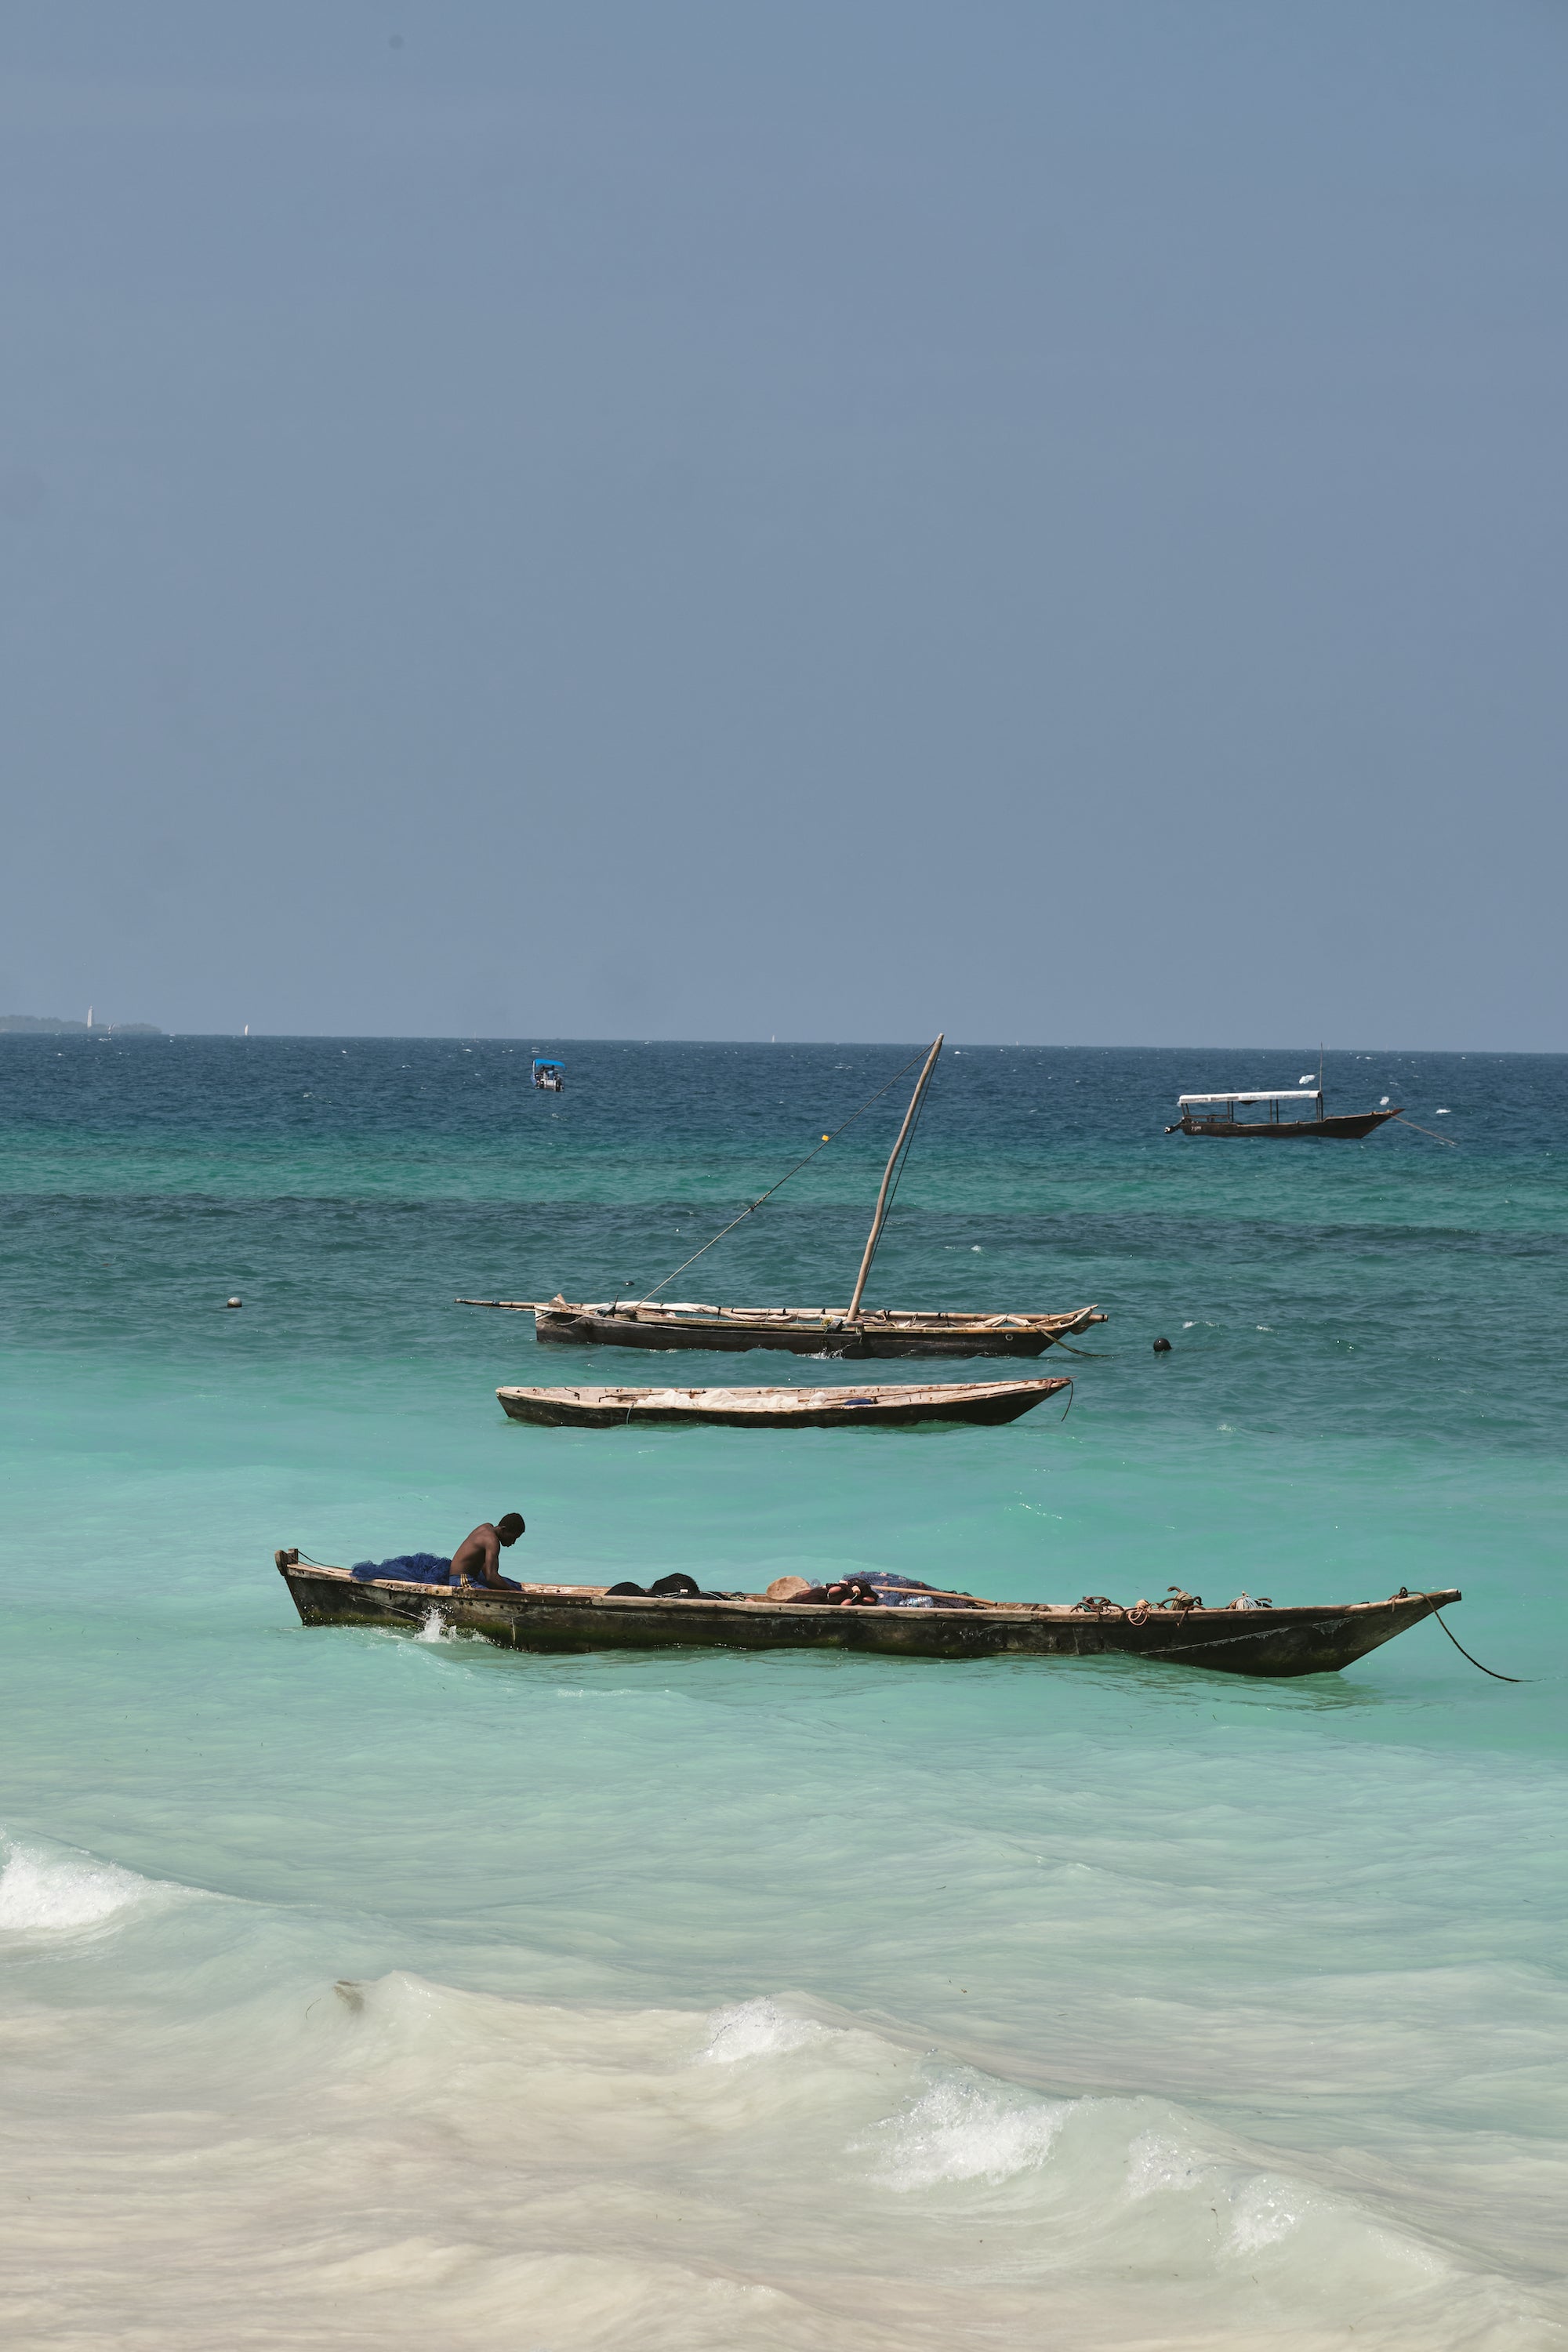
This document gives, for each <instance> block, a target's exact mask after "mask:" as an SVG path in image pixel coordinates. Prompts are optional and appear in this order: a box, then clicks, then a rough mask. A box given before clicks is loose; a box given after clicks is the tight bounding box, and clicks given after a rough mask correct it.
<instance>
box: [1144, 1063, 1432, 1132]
mask: <svg viewBox="0 0 1568 2352" xmlns="http://www.w3.org/2000/svg"><path fill="white" fill-rule="evenodd" d="M1283 1103H1310V1104H1311V1105H1312V1106H1313V1108H1312V1112H1311V1114H1310V1116H1309V1117H1307V1118H1291V1117H1288V1116H1287V1115H1286V1114H1285V1113H1284V1112H1283V1111H1282V1110H1281V1108H1280V1106H1281V1104H1283ZM1257 1105H1261V1106H1262V1110H1261V1115H1260V1116H1258V1117H1254V1118H1237V1111H1238V1110H1240V1109H1242V1108H1251V1107H1253V1106H1257ZM1176 1108H1177V1109H1178V1110H1179V1111H1180V1112H1181V1114H1182V1116H1181V1118H1179V1119H1178V1120H1177V1121H1176V1123H1175V1125H1174V1126H1173V1127H1168V1128H1167V1129H1165V1132H1166V1134H1167V1135H1226V1136H1247V1137H1249V1138H1270V1139H1273V1140H1274V1141H1276V1142H1279V1141H1286V1140H1289V1141H1295V1140H1297V1139H1300V1138H1302V1137H1307V1136H1314V1137H1317V1138H1319V1139H1321V1140H1322V1141H1324V1142H1326V1143H1355V1142H1359V1141H1360V1139H1361V1138H1362V1137H1363V1135H1370V1134H1371V1133H1372V1131H1373V1128H1374V1127H1381V1126H1382V1125H1383V1123H1384V1119H1389V1118H1398V1117H1399V1116H1400V1109H1399V1108H1398V1107H1395V1108H1389V1107H1388V1106H1387V1105H1386V1104H1384V1106H1383V1107H1381V1108H1378V1109H1377V1110H1357V1111H1341V1112H1338V1113H1336V1114H1335V1115H1334V1116H1332V1117H1329V1116H1327V1115H1325V1113H1324V1110H1323V1082H1322V1078H1321V1076H1320V1077H1319V1080H1318V1083H1317V1085H1316V1086H1315V1087H1231V1088H1230V1089H1228V1090H1227V1091H1226V1092H1225V1093H1222V1094H1213V1095H1180V1096H1178V1097H1177V1098H1176Z"/></svg>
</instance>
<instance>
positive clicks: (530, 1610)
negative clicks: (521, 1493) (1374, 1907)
mask: <svg viewBox="0 0 1568 2352" xmlns="http://www.w3.org/2000/svg"><path fill="white" fill-rule="evenodd" d="M273 1557H274V1559H275V1561H276V1564H277V1567H278V1571H279V1575H280V1576H281V1577H282V1578H283V1580H284V1582H285V1583H286V1584H287V1585H288V1587H289V1592H290V1593H291V1594H292V1596H293V1600H294V1605H295V1607H296V1608H297V1609H298V1611H299V1612H300V1622H301V1623H302V1624H305V1625H370V1626H378V1627H380V1628H382V1629H384V1630H385V1631H389V1632H390V1631H404V1632H407V1631H410V1630H416V1629H417V1630H420V1631H423V1630H425V1629H426V1628H434V1629H436V1630H446V1629H449V1630H451V1631H452V1632H454V1633H468V1634H472V1635H477V1636H478V1637H479V1639H480V1640H482V1641H486V1642H493V1643H496V1644H497V1646H498V1647H499V1648H501V1649H505V1650H538V1651H588V1650H664V1649H688V1648H698V1649H744V1650H786V1649H787V1650H798V1649H832V1650H865V1651H875V1652H879V1653H880V1654H885V1655H888V1656H890V1657H900V1658H953V1659H957V1658H1089V1657H1103V1656H1106V1655H1108V1654H1121V1655H1125V1656H1128V1657H1135V1658H1145V1659H1150V1660H1153V1661H1155V1662H1156V1663H1158V1664H1166V1665H1182V1666H1209V1667H1213V1668H1214V1669H1215V1670H1216V1671H1217V1672H1219V1673H1221V1674H1229V1675H1267V1676H1271V1677H1278V1676H1283V1675H1322V1674H1337V1673H1338V1672H1339V1670H1340V1669H1341V1668H1342V1666H1348V1665H1349V1664H1351V1663H1352V1660H1354V1659H1356V1658H1360V1657H1364V1656H1365V1654H1366V1653H1367V1652H1368V1651H1369V1650H1375V1649H1376V1648H1378V1647H1379V1645H1380V1644H1381V1643H1384V1642H1388V1641H1392V1640H1393V1638H1394V1634H1396V1633H1404V1632H1405V1628H1406V1627H1407V1626H1410V1625H1415V1624H1418V1623H1419V1622H1420V1621H1421V1619H1422V1618H1423V1617H1428V1616H1431V1615H1432V1614H1433V1613H1434V1612H1436V1610H1438V1609H1442V1608H1446V1607H1447V1605H1448V1604H1449V1603H1450V1602H1452V1601H1458V1599H1459V1597H1460V1596H1459V1594H1458V1591H1442V1592H1426V1593H1405V1592H1399V1593H1396V1594H1394V1596H1393V1598H1392V1599H1390V1600H1387V1601H1345V1602H1333V1603H1330V1602H1324V1603H1322V1604H1321V1605H1320V1606H1318V1607H1316V1608H1310V1609H1276V1608H1274V1607H1273V1606H1272V1605H1270V1604H1261V1605H1253V1604H1249V1605H1247V1606H1246V1607H1243V1606H1241V1605H1239V1604H1233V1605H1232V1606H1231V1607H1229V1608H1226V1609H1205V1607H1204V1606H1203V1604H1202V1602H1201V1601H1194V1600H1193V1599H1192V1597H1191V1596H1190V1595H1188V1594H1183V1595H1182V1596H1181V1601H1180V1603H1178V1604H1172V1605H1169V1606H1161V1607H1151V1606H1150V1605H1149V1604H1148V1603H1147V1602H1146V1601H1135V1602H1134V1603H1133V1604H1132V1605H1131V1608H1128V1607H1124V1606H1122V1605H1121V1603H1119V1602H1116V1601H1107V1600H1104V1599H1101V1598H1099V1597H1091V1598H1089V1600H1086V1601H1079V1603H1078V1604H1077V1605H1076V1606H1074V1607H1072V1608H1065V1609H1057V1608H1050V1607H1047V1606H1045V1605H1043V1604H1036V1603H1030V1602H1009V1601H990V1602H984V1603H982V1604H980V1605H978V1606H976V1604H975V1603H974V1602H973V1601H956V1600H955V1601H952V1603H948V1602H946V1601H943V1599H942V1597H940V1596H938V1597H936V1598H934V1599H933V1600H932V1601H931V1605H930V1606H921V1607H919V1608H908V1607H904V1608H839V1607H835V1606H832V1605H828V1604H825V1603H820V1602H816V1601H777V1600H770V1599H769V1598H768V1597H767V1596H766V1595H763V1596H761V1597H759V1598H752V1597H751V1596H747V1597H744V1598H742V1599H734V1598H729V1597H721V1596H715V1595H707V1594H700V1595H698V1596H697V1597H695V1598H691V1599H678V1598H674V1597H670V1598H663V1597H655V1596H654V1595H652V1594H645V1593H638V1594H635V1595H634V1594H622V1593H615V1592H610V1591H606V1590H605V1587H603V1586H601V1585H552V1584H525V1585H522V1586H521V1587H520V1588H519V1589H518V1590H517V1591H491V1590H488V1589H487V1588H485V1587H483V1586H474V1585H460V1586H458V1587H456V1588H454V1587H452V1586H450V1585H430V1584H425V1583H413V1582H405V1581H402V1580H399V1579H397V1578H395V1577H376V1576H371V1577H366V1576H365V1575H364V1574H363V1571H361V1572H360V1573H359V1574H358V1575H355V1574H353V1573H351V1572H350V1570H348V1569H346V1568H319V1567H316V1566H313V1565H312V1564H311V1563H310V1562H309V1561H303V1560H301V1559H300V1555H299V1553H298V1552H297V1551H279V1552H277V1553H275V1554H274V1555H273Z"/></svg>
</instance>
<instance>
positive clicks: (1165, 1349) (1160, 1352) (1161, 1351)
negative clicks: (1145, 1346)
mask: <svg viewBox="0 0 1568 2352" xmlns="http://www.w3.org/2000/svg"><path fill="white" fill-rule="evenodd" d="M1170 1352H1171V1343H1170V1341H1169V1339H1156V1340H1155V1342H1154V1353H1155V1354H1156V1355H1157V1356H1168V1355H1169V1354H1170Z"/></svg>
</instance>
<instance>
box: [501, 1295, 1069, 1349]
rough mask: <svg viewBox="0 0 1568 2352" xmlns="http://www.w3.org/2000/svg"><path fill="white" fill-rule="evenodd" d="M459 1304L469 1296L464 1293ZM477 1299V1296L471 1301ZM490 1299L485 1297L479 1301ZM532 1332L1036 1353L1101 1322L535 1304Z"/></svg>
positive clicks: (553, 1336)
mask: <svg viewBox="0 0 1568 2352" xmlns="http://www.w3.org/2000/svg"><path fill="white" fill-rule="evenodd" d="M462 1303H463V1304H468V1303H470V1302H468V1301H464V1302H462ZM472 1303H476V1304H477V1303H480V1302H472ZM483 1303H486V1304H488V1303H489V1302H488V1301H487V1302H483ZM532 1313H533V1328H534V1334H535V1337H536V1338H538V1339H545V1340H560V1341H563V1342H565V1343H567V1344H569V1345H571V1346H574V1347H592V1348H699V1349H702V1350H703V1351H704V1352H712V1351H715V1350H717V1351H720V1352H722V1353H726V1354H737V1353H740V1352H741V1351H742V1350H744V1349H751V1348H776V1349H786V1350H787V1351H788V1352H789V1354H791V1355H792V1356H834V1357H842V1358H844V1359H845V1360H858V1359H862V1358H865V1357H868V1356H927V1357H936V1356H946V1357H955V1356H1039V1355H1043V1354H1044V1353H1045V1350H1046V1349H1047V1348H1049V1347H1052V1346H1054V1345H1055V1343H1056V1341H1057V1340H1058V1339H1071V1338H1072V1337H1073V1335H1074V1334H1075V1333H1077V1332H1080V1331H1085V1330H1087V1329H1088V1328H1089V1325H1090V1324H1091V1323H1103V1322H1104V1320H1105V1318H1104V1316H1103V1315H1102V1314H1100V1310H1099V1309H1098V1307H1084V1308H1083V1309H1082V1310H1081V1311H1080V1312H1079V1313H1076V1314H1071V1315H1059V1316H1049V1317H1047V1316H1038V1317H1025V1316H1018V1317H1016V1318H1002V1317H995V1318H990V1317H978V1316H952V1317H944V1316H931V1317H920V1318H917V1317H914V1316H887V1317H880V1316H874V1315H865V1316H862V1317H861V1318H859V1320H858V1322H856V1323H855V1324H853V1325H851V1324H848V1323H847V1322H846V1320H845V1319H844V1318H843V1317H841V1316H840V1317H838V1318H832V1317H827V1316H812V1317H809V1318H808V1317H804V1316H802V1317H794V1316H785V1315H758V1316H755V1317H747V1316H743V1315H740V1314H718V1313H715V1314H713V1315H711V1316H706V1315H683V1316H680V1317H679V1318H675V1317H668V1318H667V1317H660V1316H656V1315H653V1314H650V1313H649V1312H648V1311H647V1309H646V1308H645V1309H642V1310H640V1311H639V1310H637V1309H634V1308H622V1309H620V1310H619V1311H618V1312H614V1313H612V1312H611V1311H610V1310H608V1309H606V1308H596V1307H571V1306H565V1307H554V1306H550V1307H534V1308H533V1310H532Z"/></svg>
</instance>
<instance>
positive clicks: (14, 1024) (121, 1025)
mask: <svg viewBox="0 0 1568 2352" xmlns="http://www.w3.org/2000/svg"><path fill="white" fill-rule="evenodd" d="M6 1034H8V1035H12V1036H31V1037H64V1036H66V1035H67V1034H70V1035H74V1036H78V1037H87V1036H98V1035H99V1034H102V1035H103V1036H105V1037H162V1036H163V1035H165V1034H167V1033H166V1032H165V1031H164V1030H162V1029H158V1028H155V1027H154V1026H153V1023H152V1022H151V1021H94V1022H90V1023H89V1022H86V1021H57V1020H55V1018H54V1017H53V1015H52V1014H50V1013H0V1035H6Z"/></svg>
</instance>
